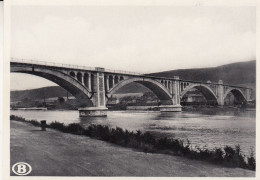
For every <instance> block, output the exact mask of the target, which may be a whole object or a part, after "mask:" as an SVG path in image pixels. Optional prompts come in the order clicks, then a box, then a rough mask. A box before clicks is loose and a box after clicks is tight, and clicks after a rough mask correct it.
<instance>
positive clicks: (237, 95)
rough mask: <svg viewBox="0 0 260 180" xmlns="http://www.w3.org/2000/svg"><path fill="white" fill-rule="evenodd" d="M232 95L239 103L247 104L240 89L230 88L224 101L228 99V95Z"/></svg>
mask: <svg viewBox="0 0 260 180" xmlns="http://www.w3.org/2000/svg"><path fill="white" fill-rule="evenodd" d="M229 93H231V94H233V96H234V97H235V98H236V99H237V100H238V101H239V102H247V100H246V97H245V95H244V93H243V92H242V91H241V90H240V89H238V88H229V89H228V90H227V91H226V92H225V94H224V99H225V98H226V97H227V95H228V94H229Z"/></svg>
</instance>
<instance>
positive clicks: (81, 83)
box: [10, 59, 252, 116]
mask: <svg viewBox="0 0 260 180" xmlns="http://www.w3.org/2000/svg"><path fill="white" fill-rule="evenodd" d="M10 70H11V72H16V73H27V74H32V75H36V76H40V77H42V78H45V79H48V80H50V81H52V82H54V83H56V84H58V85H59V86H61V87H62V88H64V89H65V90H67V91H68V92H70V93H71V94H72V95H73V96H75V97H76V99H77V100H78V101H82V102H85V104H86V107H85V108H80V109H79V112H80V116H105V115H106V111H107V108H106V102H107V99H108V98H109V97H111V95H113V94H114V93H115V92H116V91H117V90H119V89H120V88H122V87H123V86H125V85H127V84H129V83H132V82H136V83H139V84H142V85H143V86H145V87H147V88H148V89H150V90H151V91H152V92H153V93H154V94H155V95H156V96H157V97H158V98H159V99H160V104H161V105H160V110H161V111H181V105H180V100H181V98H182V97H183V96H184V95H185V94H186V93H187V92H188V91H189V90H191V89H192V88H196V89H198V90H199V91H200V92H201V93H202V94H203V95H204V97H205V98H206V99H207V100H209V101H216V103H217V104H218V105H220V106H222V105H224V99H225V97H226V96H227V94H228V93H232V94H233V95H234V96H235V97H236V98H237V99H238V100H239V101H241V102H245V103H246V102H247V101H249V100H251V94H252V89H250V88H246V87H237V86H230V85H226V84H223V82H222V81H221V80H220V81H219V82H218V83H211V82H209V81H208V82H195V81H185V80H181V79H179V77H178V76H175V77H173V78H165V77H154V76H147V75H142V74H137V73H132V72H126V71H114V70H108V69H104V68H92V67H85V66H75V65H67V64H56V63H48V62H40V61H25V60H19V59H12V61H11V62H10Z"/></svg>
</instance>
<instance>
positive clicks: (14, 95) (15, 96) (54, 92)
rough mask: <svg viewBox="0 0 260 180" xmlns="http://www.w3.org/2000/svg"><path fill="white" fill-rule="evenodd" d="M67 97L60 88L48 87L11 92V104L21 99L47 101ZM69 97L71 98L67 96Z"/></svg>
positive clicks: (65, 92)
mask: <svg viewBox="0 0 260 180" xmlns="http://www.w3.org/2000/svg"><path fill="white" fill-rule="evenodd" d="M64 96H67V91H66V90H65V89H63V88H62V87H60V86H50V87H43V88H38V89H30V90H21V91H11V102H14V101H21V100H23V99H44V98H45V99H48V98H53V97H64ZM69 96H71V95H70V94H69Z"/></svg>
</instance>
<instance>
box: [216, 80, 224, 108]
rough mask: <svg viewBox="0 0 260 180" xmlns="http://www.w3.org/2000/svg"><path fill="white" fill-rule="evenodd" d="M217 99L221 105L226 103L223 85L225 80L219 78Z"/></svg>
mask: <svg viewBox="0 0 260 180" xmlns="http://www.w3.org/2000/svg"><path fill="white" fill-rule="evenodd" d="M217 97H218V99H217V101H218V105H219V106H223V105H224V86H223V81H222V80H219V81H218V85H217Z"/></svg>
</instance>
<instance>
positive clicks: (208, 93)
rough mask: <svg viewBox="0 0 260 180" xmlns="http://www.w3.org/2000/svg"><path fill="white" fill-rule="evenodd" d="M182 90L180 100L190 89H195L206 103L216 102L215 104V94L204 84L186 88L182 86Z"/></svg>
mask: <svg viewBox="0 0 260 180" xmlns="http://www.w3.org/2000/svg"><path fill="white" fill-rule="evenodd" d="M183 88H184V90H183V91H182V92H181V98H182V97H183V96H184V95H185V94H186V93H187V92H188V91H190V90H191V89H193V88H195V89H197V90H199V91H200V92H201V93H202V95H203V96H204V97H205V98H206V100H207V101H216V102H217V99H218V98H217V96H216V94H215V93H214V92H213V91H212V89H211V88H210V87H208V86H207V85H204V84H191V85H188V86H184V85H183Z"/></svg>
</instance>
